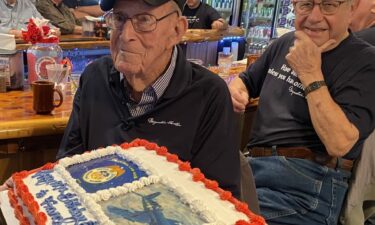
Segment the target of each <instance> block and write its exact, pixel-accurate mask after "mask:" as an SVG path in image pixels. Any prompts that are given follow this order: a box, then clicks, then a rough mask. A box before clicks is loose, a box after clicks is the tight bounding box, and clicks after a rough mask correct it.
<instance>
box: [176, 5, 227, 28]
mask: <svg viewBox="0 0 375 225" xmlns="http://www.w3.org/2000/svg"><path fill="white" fill-rule="evenodd" d="M182 14H183V15H184V16H186V18H187V20H188V22H189V29H219V30H223V29H226V28H227V27H228V24H227V22H226V21H225V20H224V19H223V18H221V16H220V14H219V13H218V12H217V11H216V10H215V9H214V8H212V7H211V6H210V5H207V4H206V3H202V2H201V1H200V0H187V1H186V4H185V6H184V9H183V13H182Z"/></svg>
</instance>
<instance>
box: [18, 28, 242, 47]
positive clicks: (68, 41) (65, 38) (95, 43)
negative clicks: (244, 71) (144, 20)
mask: <svg viewBox="0 0 375 225" xmlns="http://www.w3.org/2000/svg"><path fill="white" fill-rule="evenodd" d="M244 34H245V31H244V30H243V29H241V28H239V27H229V28H228V29H227V30H212V29H207V30H205V29H189V30H187V32H186V33H185V35H184V36H183V37H182V41H181V42H182V43H183V42H202V41H218V40H220V39H222V38H223V37H228V36H244ZM30 45H31V44H28V43H25V42H24V41H23V40H21V39H17V40H16V49H17V50H26V49H27V48H28V47H30ZM59 45H60V47H61V48H62V49H73V48H92V47H109V40H105V39H103V38H99V37H83V36H81V35H73V34H69V35H62V36H61V37H60V43H59Z"/></svg>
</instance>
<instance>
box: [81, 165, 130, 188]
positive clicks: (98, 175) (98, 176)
mask: <svg viewBox="0 0 375 225" xmlns="http://www.w3.org/2000/svg"><path fill="white" fill-rule="evenodd" d="M123 173H125V170H124V169H122V168H121V167H119V166H117V165H113V166H105V167H98V168H94V169H91V170H89V171H87V172H86V173H85V174H83V180H84V181H86V182H87V183H91V184H100V183H105V182H108V181H110V180H112V179H113V178H116V177H119V176H121V175H122V174H123Z"/></svg>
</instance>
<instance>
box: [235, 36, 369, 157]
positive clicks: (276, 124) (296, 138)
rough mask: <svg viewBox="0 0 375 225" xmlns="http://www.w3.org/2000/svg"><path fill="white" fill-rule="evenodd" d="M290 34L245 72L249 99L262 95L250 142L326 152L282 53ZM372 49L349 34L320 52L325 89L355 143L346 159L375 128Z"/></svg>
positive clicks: (289, 42) (297, 83) (300, 90)
mask: <svg viewBox="0 0 375 225" xmlns="http://www.w3.org/2000/svg"><path fill="white" fill-rule="evenodd" d="M293 42H294V32H291V33H289V34H286V35H284V36H282V37H281V38H279V39H278V40H276V41H275V42H274V43H273V44H272V45H271V46H270V47H269V48H268V49H267V50H266V52H265V53H264V54H263V55H262V56H261V57H260V58H259V60H257V61H256V62H255V63H254V64H253V65H252V66H251V67H249V68H248V69H247V70H246V71H245V72H244V73H243V74H241V75H240V76H241V78H242V80H244V81H245V84H246V86H247V89H248V90H249V93H250V96H251V97H260V98H259V99H260V100H259V107H258V112H257V115H256V118H255V121H254V124H253V131H252V137H251V140H250V143H249V147H252V146H273V145H278V146H305V147H309V148H311V149H314V150H316V151H325V147H324V145H323V143H322V142H321V141H320V139H319V137H318V135H317V133H316V132H315V130H314V127H313V125H312V122H311V119H310V114H309V110H308V105H307V101H306V99H305V96H304V87H303V86H302V83H301V82H300V80H299V79H298V77H297V74H296V73H295V72H294V71H293V70H292V69H291V67H290V66H289V65H288V63H287V61H286V59H285V56H286V55H287V54H288V52H289V47H290V46H292V45H293ZM374 58H375V48H373V47H371V46H370V45H368V44H367V43H365V42H363V41H362V40H360V39H358V38H356V37H355V36H354V35H353V34H350V35H349V37H347V38H346V39H345V40H344V41H342V42H341V43H340V44H339V46H337V47H336V48H335V49H333V50H331V51H328V52H325V53H323V54H322V67H321V68H322V72H323V74H324V80H325V82H326V83H327V86H328V89H329V92H330V94H331V96H332V98H333V99H334V101H335V102H336V103H337V104H338V105H339V106H340V107H341V109H342V110H343V111H344V113H345V115H346V116H347V118H348V119H349V121H350V122H351V123H353V124H354V125H355V126H356V127H357V129H358V130H359V141H358V142H357V143H356V144H355V146H354V147H353V148H352V150H351V151H350V152H349V153H348V155H346V156H345V158H349V159H352V158H356V157H357V156H358V155H359V153H360V150H361V149H362V145H363V141H364V139H365V138H366V137H367V136H368V135H369V134H370V132H371V131H372V130H373V129H374V127H375V104H373V101H374V100H373V99H374V98H375V88H374V86H375V76H374V75H375V61H374V60H369V59H374Z"/></svg>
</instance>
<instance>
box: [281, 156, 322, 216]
mask: <svg viewBox="0 0 375 225" xmlns="http://www.w3.org/2000/svg"><path fill="white" fill-rule="evenodd" d="M280 161H282V162H283V164H284V165H285V167H286V168H287V169H288V170H289V172H288V174H289V176H290V177H291V178H292V180H291V181H290V182H291V183H290V185H291V187H289V188H288V190H285V193H289V194H290V198H291V199H292V201H294V207H295V208H294V209H295V210H296V212H298V213H300V214H306V213H308V212H309V211H312V210H314V209H316V207H317V206H318V203H319V200H318V198H319V195H320V191H321V188H322V183H323V179H324V177H325V175H326V173H327V170H326V169H324V167H321V166H320V165H318V164H315V163H313V162H310V161H308V160H303V159H294V158H293V159H291V158H285V157H281V158H280Z"/></svg>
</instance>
